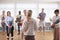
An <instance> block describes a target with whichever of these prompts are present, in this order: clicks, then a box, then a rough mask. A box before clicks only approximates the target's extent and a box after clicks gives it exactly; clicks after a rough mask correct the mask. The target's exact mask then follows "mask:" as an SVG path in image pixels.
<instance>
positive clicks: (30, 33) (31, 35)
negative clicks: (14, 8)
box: [22, 10, 37, 40]
mask: <svg viewBox="0 0 60 40" xmlns="http://www.w3.org/2000/svg"><path fill="white" fill-rule="evenodd" d="M36 30H37V24H36V21H35V19H33V18H32V10H28V14H27V18H26V19H25V21H24V23H23V27H22V31H23V33H24V36H25V40H35V31H36Z"/></svg>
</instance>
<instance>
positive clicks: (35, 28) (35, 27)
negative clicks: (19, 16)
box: [34, 21, 37, 31]
mask: <svg viewBox="0 0 60 40" xmlns="http://www.w3.org/2000/svg"><path fill="white" fill-rule="evenodd" d="M34 30H35V31H37V23H36V21H35V22H34Z"/></svg>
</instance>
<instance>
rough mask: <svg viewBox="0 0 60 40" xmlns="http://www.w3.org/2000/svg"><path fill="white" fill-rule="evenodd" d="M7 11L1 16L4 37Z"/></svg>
mask: <svg viewBox="0 0 60 40" xmlns="http://www.w3.org/2000/svg"><path fill="white" fill-rule="evenodd" d="M5 16H6V15H5V11H2V15H1V25H2V28H3V35H4V32H5V27H6V24H5Z"/></svg>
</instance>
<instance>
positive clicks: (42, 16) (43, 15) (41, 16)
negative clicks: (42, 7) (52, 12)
mask: <svg viewBox="0 0 60 40" xmlns="http://www.w3.org/2000/svg"><path fill="white" fill-rule="evenodd" d="M39 16H40V20H41V21H44V20H45V16H46V14H45V13H42V12H41V13H40V14H39Z"/></svg>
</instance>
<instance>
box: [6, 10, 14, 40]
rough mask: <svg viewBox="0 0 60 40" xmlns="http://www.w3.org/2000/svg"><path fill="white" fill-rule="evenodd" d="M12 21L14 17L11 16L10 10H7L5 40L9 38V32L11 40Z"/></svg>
mask: <svg viewBox="0 0 60 40" xmlns="http://www.w3.org/2000/svg"><path fill="white" fill-rule="evenodd" d="M13 22H14V18H13V17H12V16H11V12H10V11H7V17H6V19H5V23H6V32H7V40H9V34H11V40H13V30H14V24H13Z"/></svg>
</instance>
